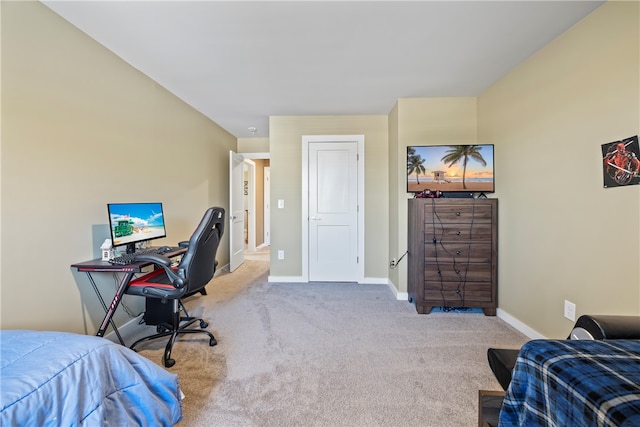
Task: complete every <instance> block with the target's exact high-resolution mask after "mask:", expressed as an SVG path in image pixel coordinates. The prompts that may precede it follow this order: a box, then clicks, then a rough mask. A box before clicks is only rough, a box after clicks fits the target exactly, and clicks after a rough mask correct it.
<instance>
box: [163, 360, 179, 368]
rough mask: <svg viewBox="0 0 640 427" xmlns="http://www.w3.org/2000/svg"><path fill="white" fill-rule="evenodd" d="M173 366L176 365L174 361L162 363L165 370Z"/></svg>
mask: <svg viewBox="0 0 640 427" xmlns="http://www.w3.org/2000/svg"><path fill="white" fill-rule="evenodd" d="M175 364H176V361H175V360H174V359H167V360H165V361H164V367H165V368H170V367H172V366H173V365H175Z"/></svg>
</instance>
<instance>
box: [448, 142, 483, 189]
mask: <svg viewBox="0 0 640 427" xmlns="http://www.w3.org/2000/svg"><path fill="white" fill-rule="evenodd" d="M450 147H451V149H450V150H448V151H447V154H446V155H445V156H444V157H443V158H442V161H443V162H445V163H446V164H447V166H449V167H451V166H453V165H455V164H456V163H458V162H460V161H461V160H462V188H464V189H465V190H466V189H467V183H466V174H467V164H468V163H469V160H470V159H471V160H475V161H476V162H478V163H480V164H481V165H482V166H486V165H487V162H486V161H485V159H484V157H482V154H480V147H479V146H477V145H451V146H450Z"/></svg>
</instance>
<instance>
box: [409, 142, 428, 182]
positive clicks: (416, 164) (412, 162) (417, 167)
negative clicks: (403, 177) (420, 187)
mask: <svg viewBox="0 0 640 427" xmlns="http://www.w3.org/2000/svg"><path fill="white" fill-rule="evenodd" d="M425 171H426V169H425V168H424V159H423V158H422V157H420V155H419V154H416V150H414V149H413V148H411V147H409V148H408V149H407V174H408V175H412V174H414V173H415V174H416V181H417V183H418V184H420V175H421V174H424V173H425Z"/></svg>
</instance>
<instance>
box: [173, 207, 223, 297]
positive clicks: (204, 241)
mask: <svg viewBox="0 0 640 427" xmlns="http://www.w3.org/2000/svg"><path fill="white" fill-rule="evenodd" d="M224 213H225V212H224V209H223V208H219V207H213V208H209V209H207V211H206V212H205V214H204V216H203V217H202V220H201V221H200V224H199V225H198V228H196V231H194V232H193V234H192V235H191V238H190V239H189V246H188V247H187V252H185V253H184V255H182V260H181V261H180V264H179V265H178V275H180V276H182V277H183V278H186V279H187V284H186V292H187V293H189V292H194V291H197V290H199V289H201V288H203V287H204V286H205V285H206V284H207V283H209V281H210V280H211V279H212V278H213V274H214V273H215V271H216V252H217V250H218V245H219V244H220V240H221V239H222V234H223V233H224Z"/></svg>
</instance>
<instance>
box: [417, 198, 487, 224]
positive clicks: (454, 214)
mask: <svg viewBox="0 0 640 427" xmlns="http://www.w3.org/2000/svg"><path fill="white" fill-rule="evenodd" d="M492 218H493V209H492V207H491V206H488V205H485V204H481V203H477V204H464V205H463V204H456V203H450V204H437V205H434V206H431V205H429V204H427V205H426V206H425V207H424V222H425V225H427V224H433V223H436V224H438V223H441V222H463V223H467V222H485V223H490V222H491V221H492Z"/></svg>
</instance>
